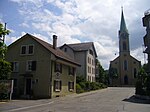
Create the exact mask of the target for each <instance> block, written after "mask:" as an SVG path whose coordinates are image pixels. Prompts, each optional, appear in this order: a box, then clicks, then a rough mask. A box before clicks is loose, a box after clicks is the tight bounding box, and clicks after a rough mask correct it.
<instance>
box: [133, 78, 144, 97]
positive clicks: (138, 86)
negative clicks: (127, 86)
mask: <svg viewBox="0 0 150 112" xmlns="http://www.w3.org/2000/svg"><path fill="white" fill-rule="evenodd" d="M135 94H139V95H145V94H146V93H145V91H144V89H143V85H142V82H141V81H140V80H138V81H137V82H136V92H135Z"/></svg>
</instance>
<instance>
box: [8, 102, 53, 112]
mask: <svg viewBox="0 0 150 112" xmlns="http://www.w3.org/2000/svg"><path fill="white" fill-rule="evenodd" d="M52 103H54V102H53V101H52V102H48V103H44V104H39V105H33V106H28V107H22V108H17V109H12V110H8V112H13V111H18V110H24V109H29V108H34V107H40V106H44V105H49V104H52Z"/></svg>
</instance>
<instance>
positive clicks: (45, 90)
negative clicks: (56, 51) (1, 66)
mask: <svg viewBox="0 0 150 112" xmlns="http://www.w3.org/2000/svg"><path fill="white" fill-rule="evenodd" d="M29 44H33V45H34V54H33V55H21V54H20V50H21V46H22V45H29ZM50 57H51V54H50V53H49V52H48V51H47V50H46V49H44V48H43V47H42V46H41V45H39V44H38V43H37V42H36V41H34V40H33V39H31V38H27V39H24V40H23V41H20V42H17V43H15V45H13V46H11V47H9V49H8V52H7V55H6V58H7V60H8V61H10V62H14V61H17V62H19V72H16V73H12V78H17V79H18V84H17V85H18V94H19V93H20V92H21V94H24V91H25V83H26V82H25V79H26V78H29V77H24V76H23V75H25V74H32V75H33V77H30V78H31V79H32V81H33V83H32V89H33V94H34V96H35V97H49V96H50V71H51V70H50V69H51V65H50ZM28 60H32V61H36V71H31V72H29V71H27V70H26V66H27V61H28ZM35 81H37V82H36V83H35Z"/></svg>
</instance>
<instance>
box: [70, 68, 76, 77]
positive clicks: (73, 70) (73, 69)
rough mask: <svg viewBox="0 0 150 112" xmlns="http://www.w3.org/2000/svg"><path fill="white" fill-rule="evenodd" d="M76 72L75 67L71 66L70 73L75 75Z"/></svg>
mask: <svg viewBox="0 0 150 112" xmlns="http://www.w3.org/2000/svg"><path fill="white" fill-rule="evenodd" d="M74 74H75V68H73V67H69V75H74Z"/></svg>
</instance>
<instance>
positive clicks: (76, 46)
mask: <svg viewBox="0 0 150 112" xmlns="http://www.w3.org/2000/svg"><path fill="white" fill-rule="evenodd" d="M63 46H68V47H70V48H71V49H73V50H74V51H87V50H89V49H90V48H91V47H93V49H94V52H95V56H96V57H97V54H96V50H95V47H94V44H93V42H86V43H75V44H64V45H63ZM63 46H61V47H60V48H62V47H63Z"/></svg>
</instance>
